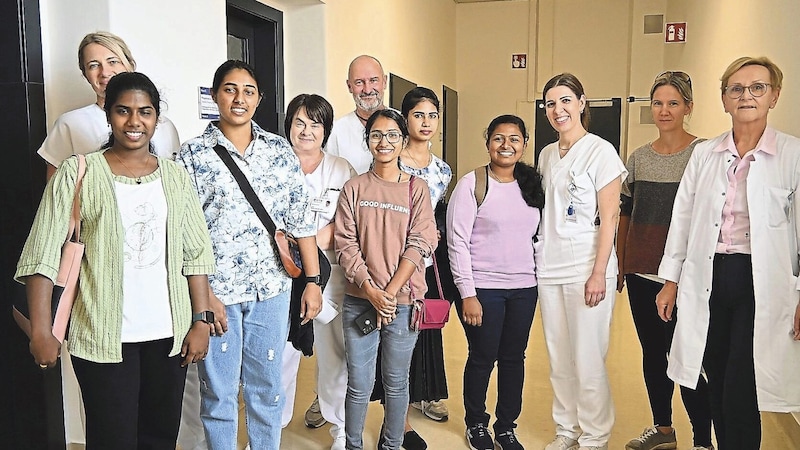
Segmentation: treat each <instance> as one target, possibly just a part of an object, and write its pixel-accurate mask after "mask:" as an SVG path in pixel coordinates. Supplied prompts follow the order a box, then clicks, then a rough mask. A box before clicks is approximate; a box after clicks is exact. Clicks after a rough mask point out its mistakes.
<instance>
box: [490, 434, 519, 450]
mask: <svg viewBox="0 0 800 450" xmlns="http://www.w3.org/2000/svg"><path fill="white" fill-rule="evenodd" d="M494 442H495V443H497V446H498V447H500V450H525V447H523V446H522V444H520V443H519V441H518V440H517V435H516V434H514V430H508V431H503V432H502V433H497V436H496V437H495V438H494Z"/></svg>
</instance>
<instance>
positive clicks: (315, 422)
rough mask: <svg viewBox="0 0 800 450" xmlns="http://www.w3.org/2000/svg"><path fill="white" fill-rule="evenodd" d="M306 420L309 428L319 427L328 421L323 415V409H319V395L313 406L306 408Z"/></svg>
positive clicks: (315, 398)
mask: <svg viewBox="0 0 800 450" xmlns="http://www.w3.org/2000/svg"><path fill="white" fill-rule="evenodd" d="M304 422H305V424H306V426H307V427H308V428H319V427H321V426H323V425H325V423H326V422H328V421H327V420H325V418H324V417H322V411H320V410H319V397H314V401H313V402H312V403H311V406H309V407H308V409H307V410H306V415H305V417H304Z"/></svg>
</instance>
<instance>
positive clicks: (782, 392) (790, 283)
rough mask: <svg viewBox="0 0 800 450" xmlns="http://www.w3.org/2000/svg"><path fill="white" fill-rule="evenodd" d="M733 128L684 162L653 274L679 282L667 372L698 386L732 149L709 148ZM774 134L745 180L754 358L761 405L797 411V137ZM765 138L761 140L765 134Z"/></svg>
mask: <svg viewBox="0 0 800 450" xmlns="http://www.w3.org/2000/svg"><path fill="white" fill-rule="evenodd" d="M729 133H731V131H728V132H726V133H724V134H722V135H721V136H719V137H717V138H714V139H712V140H709V141H706V142H703V143H701V144H698V145H697V147H696V148H695V151H694V154H693V155H692V157H691V159H690V160H689V164H688V166H687V167H686V171H685V172H684V175H683V178H682V180H681V184H680V187H679V188H678V194H677V197H676V198H675V206H674V209H673V211H672V222H671V224H670V229H669V235H668V237H667V243H666V247H665V248H664V257H663V259H662V260H661V265H660V267H659V270H658V275H659V276H660V277H662V278H664V279H667V280H671V281H676V282H678V298H677V305H678V307H679V309H680V315H681V319H680V320H679V321H678V323H677V327H676V329H675V337H674V339H673V342H672V349H671V351H670V355H669V369H668V370H667V374H668V375H669V377H670V378H671V379H673V380H674V381H676V382H677V383H679V384H681V385H683V386H688V387H690V388H695V387H696V384H697V381H698V377H699V375H700V369H701V367H702V363H703V354H704V351H705V346H706V337H707V334H708V323H709V306H708V302H709V297H710V294H711V282H712V272H713V262H714V253H715V250H716V244H717V240H718V237H719V232H720V222H721V217H722V207H723V205H724V203H725V192H726V190H727V184H728V182H727V175H726V172H727V170H728V168H729V167H730V164H731V163H732V161H733V160H734V158H733V156H732V155H731V154H730V153H729V152H713V151H712V149H714V148H715V147H716V146H717V145H719V144H720V143H721V142H722V141H723V140H724V139H725V138H726V137H727V136H728V134H729ZM768 133H774V136H775V139H776V146H777V154H776V155H769V154H765V153H763V152H758V153H756V154H755V160H754V161H752V163H751V165H750V172H749V175H748V178H747V203H748V207H749V211H750V236H751V238H750V239H751V248H752V263H753V286H754V294H755V303H756V311H755V324H754V337H753V356H754V361H755V375H756V387H757V395H758V404H759V409H760V410H761V411H775V412H790V411H798V410H800V375H798V374H800V342H798V341H795V340H793V338H792V334H791V333H790V331H791V330H792V322H793V318H794V313H795V308H796V307H797V304H798V300H800V292H799V291H798V289H800V284H798V277H797V274H798V253H800V249H798V242H800V195H798V194H800V193H798V192H796V191H797V189H798V187H800V139H797V138H795V137H793V136H789V135H786V134H783V133H780V132H777V131H775V130H773V129H771V128H769V127H768V128H767V129H766V130H765V132H764V136H767V134H768ZM762 139H763V138H762Z"/></svg>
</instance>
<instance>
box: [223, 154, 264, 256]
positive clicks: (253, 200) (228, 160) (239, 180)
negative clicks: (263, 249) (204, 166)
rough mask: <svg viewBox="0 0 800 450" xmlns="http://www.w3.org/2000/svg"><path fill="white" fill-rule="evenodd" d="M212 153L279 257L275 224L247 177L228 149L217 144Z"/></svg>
mask: <svg viewBox="0 0 800 450" xmlns="http://www.w3.org/2000/svg"><path fill="white" fill-rule="evenodd" d="M214 151H215V152H217V155H219V158H220V159H221V160H222V162H224V163H225V165H226V166H228V170H230V171H231V174H232V175H233V178H234V179H235V180H236V184H238V185H239V189H241V190H242V193H243V194H244V196H245V198H246V199H247V201H248V202H249V203H250V206H252V207H253V211H255V213H256V215H257V216H258V218H259V219H261V223H263V224H264V227H266V229H267V232H268V233H269V237H270V238H271V239H270V242H271V243H272V248H273V249H274V250H275V255H276V256H277V255H279V254H280V253H279V252H278V245H277V244H276V243H275V231H277V227H276V226H275V222H273V221H272V217H270V216H269V213H268V212H267V209H266V208H264V205H263V204H262V203H261V200H259V199H258V196H257V195H256V191H254V190H253V186H251V185H250V182H249V181H247V177H245V176H244V174H243V173H242V170H241V169H239V166H237V165H236V162H235V161H234V160H233V157H232V156H231V154H230V153H228V149H226V148H225V147H223V146H222V145H220V144H217V145H216V146H214Z"/></svg>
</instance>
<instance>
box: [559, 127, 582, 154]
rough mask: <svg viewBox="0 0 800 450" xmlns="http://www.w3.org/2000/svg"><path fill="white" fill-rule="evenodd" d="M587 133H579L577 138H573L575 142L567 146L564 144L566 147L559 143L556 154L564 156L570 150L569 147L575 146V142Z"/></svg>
mask: <svg viewBox="0 0 800 450" xmlns="http://www.w3.org/2000/svg"><path fill="white" fill-rule="evenodd" d="M587 134H588V132H586V131H584V132H583V134H582V135H580V137H578V139H575V142H573V143H572V144H569V145H568V146H566V147H562V146H561V145H559V146H558V154H559V155H560V156H561V157H562V158H563V157H564V156H566V155H567V153H568V152H569V151H570V149H572V147H574V146H575V144H576V143H577V142H578V141H580V140H581V139H582V138H583V137H584V136H586V135H587ZM559 144H560V142H559Z"/></svg>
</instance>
